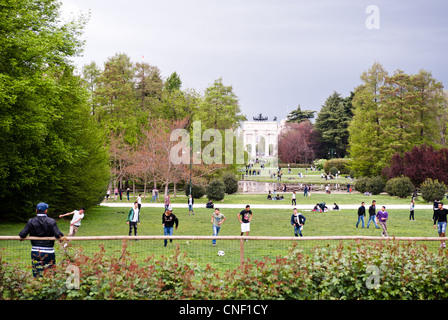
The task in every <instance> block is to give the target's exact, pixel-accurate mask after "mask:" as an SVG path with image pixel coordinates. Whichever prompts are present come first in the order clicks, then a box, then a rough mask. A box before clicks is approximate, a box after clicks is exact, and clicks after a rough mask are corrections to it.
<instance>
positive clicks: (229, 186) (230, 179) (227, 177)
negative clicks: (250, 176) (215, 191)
mask: <svg viewBox="0 0 448 320" xmlns="http://www.w3.org/2000/svg"><path fill="white" fill-rule="evenodd" d="M222 181H223V182H224V185H225V188H226V189H225V191H226V193H227V194H233V193H235V192H237V191H238V180H237V178H236V177H235V175H234V174H232V173H225V174H224V175H223V176H222Z"/></svg>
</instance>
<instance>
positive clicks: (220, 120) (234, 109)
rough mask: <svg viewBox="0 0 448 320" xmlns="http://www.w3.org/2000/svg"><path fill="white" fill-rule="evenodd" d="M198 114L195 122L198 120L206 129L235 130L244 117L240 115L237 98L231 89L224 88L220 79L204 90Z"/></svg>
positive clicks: (230, 87)
mask: <svg viewBox="0 0 448 320" xmlns="http://www.w3.org/2000/svg"><path fill="white" fill-rule="evenodd" d="M198 111H199V112H198V113H197V115H196V119H195V120H200V121H201V122H202V126H203V127H204V128H207V129H218V130H224V129H236V128H237V127H238V126H239V125H240V122H241V121H244V120H245V119H246V117H245V116H244V115H243V114H241V109H240V105H239V101H238V96H237V95H236V94H235V93H234V92H233V87H232V86H231V85H230V86H226V85H224V83H223V82H222V78H219V79H217V80H215V81H214V83H213V84H212V85H210V86H209V87H208V88H207V89H205V93H204V97H203V99H202V102H201V103H200V104H199V110H198Z"/></svg>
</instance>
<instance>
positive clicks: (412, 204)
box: [409, 198, 415, 221]
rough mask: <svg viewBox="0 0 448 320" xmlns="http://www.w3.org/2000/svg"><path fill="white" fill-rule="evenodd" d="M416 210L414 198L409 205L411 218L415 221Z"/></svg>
mask: <svg viewBox="0 0 448 320" xmlns="http://www.w3.org/2000/svg"><path fill="white" fill-rule="evenodd" d="M414 210H415V203H414V198H412V199H411V205H410V206H409V220H412V221H415V219H414Z"/></svg>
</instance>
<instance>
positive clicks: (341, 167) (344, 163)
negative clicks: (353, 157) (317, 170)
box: [323, 158, 350, 174]
mask: <svg viewBox="0 0 448 320" xmlns="http://www.w3.org/2000/svg"><path fill="white" fill-rule="evenodd" d="M332 167H335V168H336V169H337V171H340V172H341V174H349V172H350V159H345V158H340V159H331V160H327V161H326V162H325V163H324V168H323V169H324V171H325V172H330V170H331V168H332ZM337 171H336V173H337Z"/></svg>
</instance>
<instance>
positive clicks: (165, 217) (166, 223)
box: [162, 205, 179, 247]
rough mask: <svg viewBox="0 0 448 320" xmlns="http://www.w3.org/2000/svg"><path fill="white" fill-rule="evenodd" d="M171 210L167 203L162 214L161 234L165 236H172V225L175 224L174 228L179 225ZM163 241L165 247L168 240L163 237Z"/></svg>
mask: <svg viewBox="0 0 448 320" xmlns="http://www.w3.org/2000/svg"><path fill="white" fill-rule="evenodd" d="M172 212H173V208H172V207H171V206H170V205H168V206H167V208H166V211H165V212H164V213H163V214H162V226H163V234H164V235H165V236H172V235H173V227H174V225H176V230H177V227H178V225H179V220H178V219H177V217H176V216H175V215H174V214H173V213H172ZM163 242H164V245H165V247H166V245H167V243H168V240H167V239H164V240H163ZM170 242H173V240H171V239H170Z"/></svg>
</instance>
